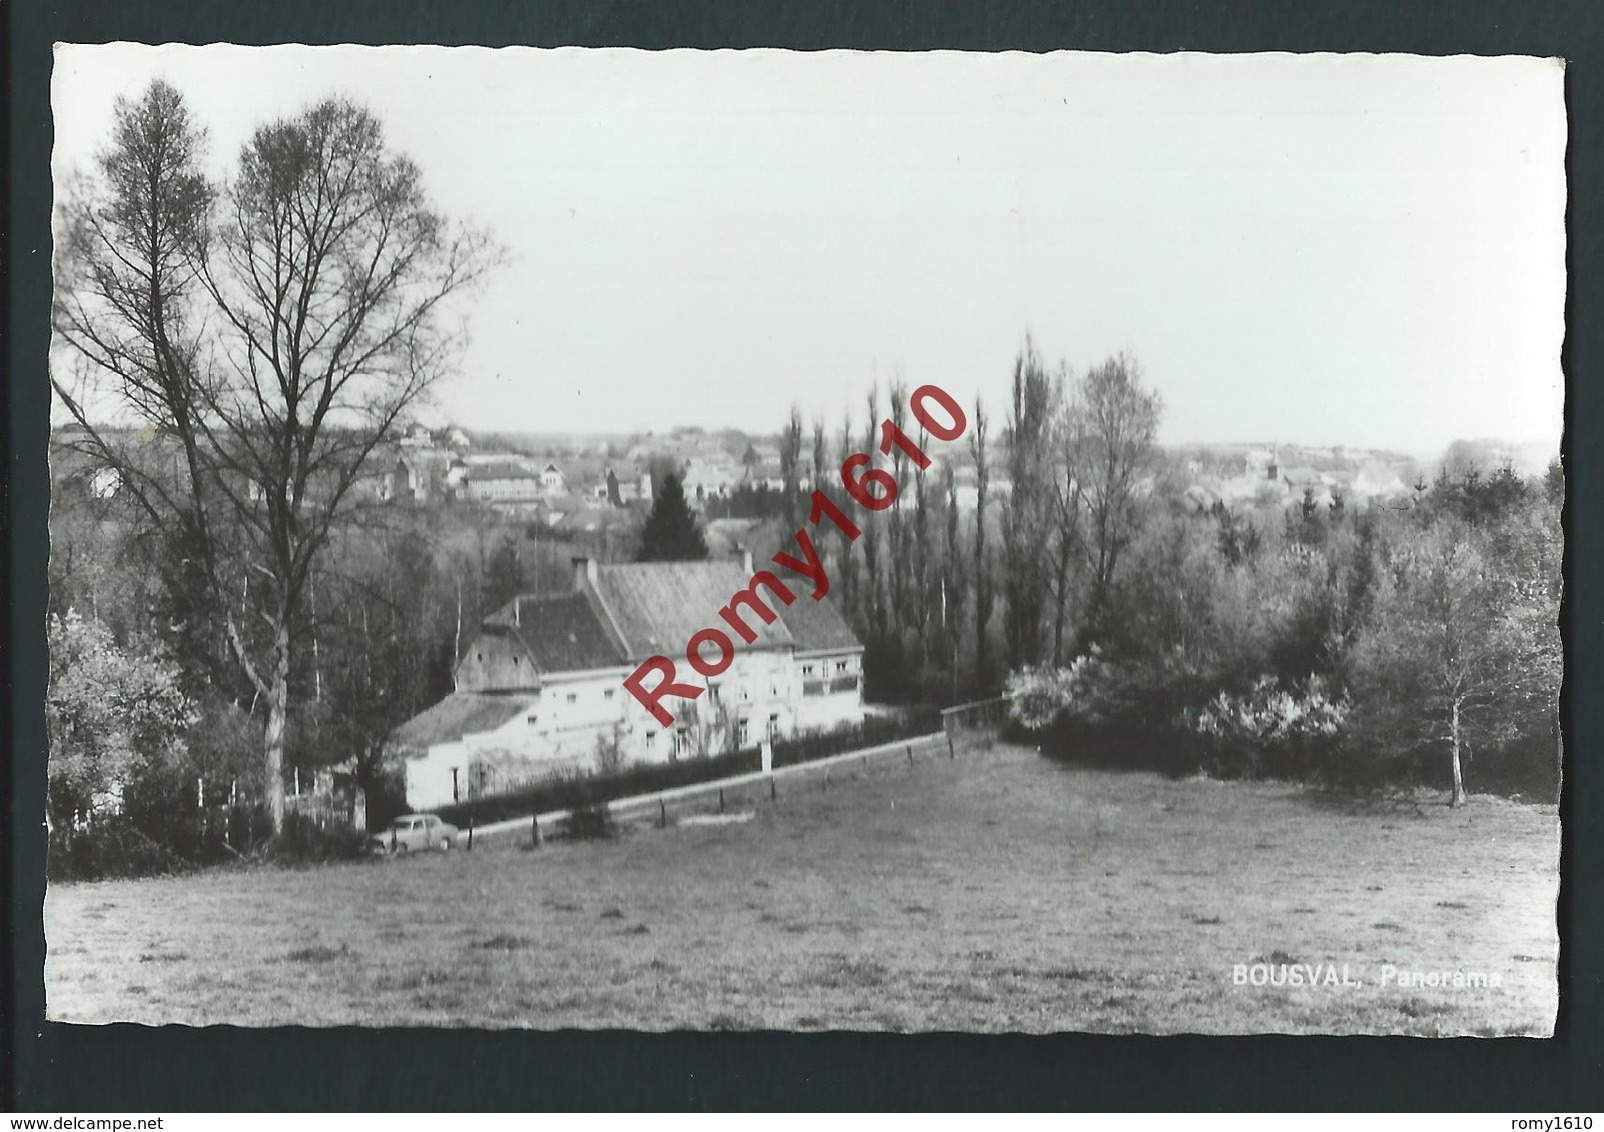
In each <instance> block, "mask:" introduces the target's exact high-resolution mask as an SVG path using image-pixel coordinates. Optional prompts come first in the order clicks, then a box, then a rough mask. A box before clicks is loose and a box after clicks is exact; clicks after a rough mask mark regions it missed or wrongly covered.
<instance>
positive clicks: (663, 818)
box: [657, 798, 668, 829]
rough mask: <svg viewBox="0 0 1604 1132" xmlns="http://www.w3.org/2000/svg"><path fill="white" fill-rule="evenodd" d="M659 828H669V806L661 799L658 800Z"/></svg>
mask: <svg viewBox="0 0 1604 1132" xmlns="http://www.w3.org/2000/svg"><path fill="white" fill-rule="evenodd" d="M657 828H658V829H667V828H668V806H667V804H665V803H664V801H663V800H662V799H661V798H659V799H657Z"/></svg>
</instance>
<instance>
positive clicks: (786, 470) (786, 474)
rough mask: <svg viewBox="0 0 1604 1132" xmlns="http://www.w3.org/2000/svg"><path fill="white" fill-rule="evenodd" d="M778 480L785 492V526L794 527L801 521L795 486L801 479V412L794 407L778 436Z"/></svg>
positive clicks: (797, 493)
mask: <svg viewBox="0 0 1604 1132" xmlns="http://www.w3.org/2000/svg"><path fill="white" fill-rule="evenodd" d="M780 478H781V480H782V481H783V484H784V486H783V488H782V490H783V491H784V492H785V499H784V504H785V525H786V526H787V527H794V526H796V524H797V523H798V522H800V520H801V516H799V515H798V514H797V497H798V495H799V492H798V490H797V484H798V481H799V480H800V479H801V478H802V410H801V409H798V408H797V407H796V406H795V405H792V406H791V416H790V418H789V419H788V420H787V421H786V422H785V431H784V432H782V433H781V434H780Z"/></svg>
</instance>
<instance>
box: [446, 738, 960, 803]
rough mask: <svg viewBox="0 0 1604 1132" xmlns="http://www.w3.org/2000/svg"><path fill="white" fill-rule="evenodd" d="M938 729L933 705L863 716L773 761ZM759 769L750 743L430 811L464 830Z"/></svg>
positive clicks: (781, 745) (789, 742) (784, 745)
mask: <svg viewBox="0 0 1604 1132" xmlns="http://www.w3.org/2000/svg"><path fill="white" fill-rule="evenodd" d="M940 727H941V713H940V712H939V711H937V710H935V709H929V710H926V709H918V710H914V711H909V712H906V713H904V714H903V715H901V716H898V717H894V718H884V717H874V718H870V719H866V720H864V722H863V724H862V726H859V727H852V728H847V729H844V730H841V731H830V732H824V733H820V734H814V735H803V736H799V737H797V738H794V739H782V740H779V741H777V742H776V743H775V744H774V765H775V767H777V768H778V767H784V766H795V765H797V764H798V763H807V762H816V761H817V760H819V759H825V758H829V757H830V756H831V755H839V754H844V753H845V752H847V751H855V750H858V749H860V748H863V747H873V746H877V745H879V744H881V743H890V742H894V741H895V740H897V739H904V738H909V737H911V736H914V735H926V734H929V733H930V732H931V731H935V730H938V729H939V728H940ZM762 769H763V763H762V755H761V754H760V753H759V751H758V749H757V748H756V747H750V748H746V749H743V750H739V751H731V752H728V753H726V754H722V755H704V756H701V757H699V758H689V759H682V760H680V761H679V762H672V763H657V764H653V765H651V766H638V767H631V768H629V769H627V770H624V771H621V772H619V773H617V774H611V775H606V776H600V775H597V776H592V777H586V778H570V779H562V780H559V781H554V782H546V783H542V784H541V785H539V786H535V787H532V788H530V789H528V790H518V791H513V792H511V793H507V794H497V795H494V796H492V797H488V798H475V799H473V800H472V801H468V802H457V803H454V804H452V805H449V806H441V807H438V808H437V809H436V810H435V811H434V812H435V813H437V814H439V815H440V817H441V818H443V819H444V820H446V821H448V822H450V823H451V824H452V825H455V826H458V827H460V828H462V829H466V828H468V825H469V823H470V822H471V823H472V824H474V825H485V824H488V823H490V822H496V821H508V820H511V819H513V818H521V817H528V816H529V815H530V814H536V813H545V812H547V811H549V810H575V809H583V808H587V807H593V806H601V805H605V804H606V803H608V802H614V801H617V800H618V799H620V798H631V797H634V796H635V795H637V794H654V793H656V792H657V791H659V790H672V789H674V788H676V787H680V786H695V785H699V784H700V783H703V782H714V781H717V780H718V779H721V778H732V777H734V776H735V775H738V774H756V773H757V772H758V771H760V770H762Z"/></svg>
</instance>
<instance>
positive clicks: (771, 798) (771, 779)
mask: <svg viewBox="0 0 1604 1132" xmlns="http://www.w3.org/2000/svg"><path fill="white" fill-rule="evenodd" d="M774 798H775V792H774V776H773V775H772V774H771V775H769V801H771V802H772V801H774Z"/></svg>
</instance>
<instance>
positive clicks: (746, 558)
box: [735, 543, 752, 574]
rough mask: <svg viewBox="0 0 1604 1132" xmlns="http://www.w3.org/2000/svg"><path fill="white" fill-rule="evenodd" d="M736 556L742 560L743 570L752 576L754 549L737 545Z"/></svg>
mask: <svg viewBox="0 0 1604 1132" xmlns="http://www.w3.org/2000/svg"><path fill="white" fill-rule="evenodd" d="M735 554H736V556H737V557H738V558H740V560H741V569H742V570H744V571H746V572H747V573H748V574H750V573H751V572H752V548H751V547H749V546H742V545H741V544H740V543H736V544H735Z"/></svg>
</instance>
